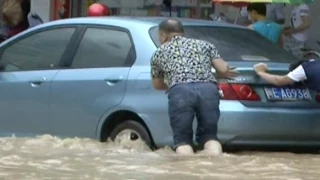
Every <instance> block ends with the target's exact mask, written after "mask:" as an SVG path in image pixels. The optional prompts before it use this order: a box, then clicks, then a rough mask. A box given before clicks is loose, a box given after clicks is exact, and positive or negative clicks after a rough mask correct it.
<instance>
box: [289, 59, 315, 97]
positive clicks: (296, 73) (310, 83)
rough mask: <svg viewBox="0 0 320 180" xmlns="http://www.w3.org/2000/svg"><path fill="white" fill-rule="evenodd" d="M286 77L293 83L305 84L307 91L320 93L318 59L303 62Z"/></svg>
mask: <svg viewBox="0 0 320 180" xmlns="http://www.w3.org/2000/svg"><path fill="white" fill-rule="evenodd" d="M287 76H288V77H289V78H290V79H292V80H293V81H295V82H305V84H306V86H307V87H308V88H309V89H312V90H314V91H316V92H318V93H320V59H317V60H314V59H312V60H309V61H305V62H303V63H302V64H301V65H300V66H298V67H297V68H295V69H294V70H292V71H291V72H289V73H288V75H287Z"/></svg>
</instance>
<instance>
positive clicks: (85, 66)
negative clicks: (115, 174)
mask: <svg viewBox="0 0 320 180" xmlns="http://www.w3.org/2000/svg"><path fill="white" fill-rule="evenodd" d="M134 60H135V52H134V47H133V43H132V40H131V37H130V33H129V32H128V31H126V30H125V29H120V28H119V29H118V28H116V29H114V28H106V27H88V28H87V29H86V31H85V32H84V34H83V38H82V39H81V41H80V42H79V45H78V48H77V50H76V52H75V55H74V57H73V58H72V62H70V67H69V68H68V69H63V70H61V71H60V72H59V73H58V74H57V76H56V77H55V78H54V81H53V84H52V94H51V106H50V119H51V120H50V132H52V133H53V134H59V135H60V136H65V137H68V136H82V137H95V135H96V134H95V132H96V127H97V124H98V121H99V119H100V118H101V116H102V115H103V114H104V113H105V112H106V111H107V110H108V109H110V108H112V107H114V106H116V105H118V104H119V103H120V102H121V100H122V99H123V96H124V93H125V89H126V82H127V77H128V73H129V70H130V66H131V65H132V64H133V62H134ZM67 64H68V63H67Z"/></svg>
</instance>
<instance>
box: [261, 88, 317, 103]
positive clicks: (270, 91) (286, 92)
mask: <svg viewBox="0 0 320 180" xmlns="http://www.w3.org/2000/svg"><path fill="white" fill-rule="evenodd" d="M264 91H265V92H266V95H267V98H268V99H269V100H273V101H299V100H301V101H303V100H311V95H310V92H309V90H308V89H306V88H276V87H273V88H264Z"/></svg>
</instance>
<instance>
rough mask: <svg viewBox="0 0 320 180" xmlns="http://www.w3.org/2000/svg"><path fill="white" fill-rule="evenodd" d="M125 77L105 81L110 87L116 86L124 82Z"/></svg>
mask: <svg viewBox="0 0 320 180" xmlns="http://www.w3.org/2000/svg"><path fill="white" fill-rule="evenodd" d="M122 79H123V76H119V77H117V78H111V77H110V78H105V79H104V81H105V82H106V83H107V84H108V85H109V86H113V85H115V84H117V83H118V82H119V81H122Z"/></svg>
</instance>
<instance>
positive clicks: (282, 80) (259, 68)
mask: <svg viewBox="0 0 320 180" xmlns="http://www.w3.org/2000/svg"><path fill="white" fill-rule="evenodd" d="M254 69H255V71H256V73H257V75H258V76H259V77H260V78H261V79H263V80H265V81H267V82H268V83H270V84H273V85H275V86H286V85H292V84H294V83H296V82H300V81H303V80H306V79H307V77H306V74H305V72H304V69H303V67H302V66H301V65H300V66H298V67H297V68H296V69H294V70H293V71H291V72H290V73H288V74H287V75H273V74H270V73H267V72H266V71H267V66H266V65H265V64H263V63H260V64H257V65H255V66H254Z"/></svg>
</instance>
